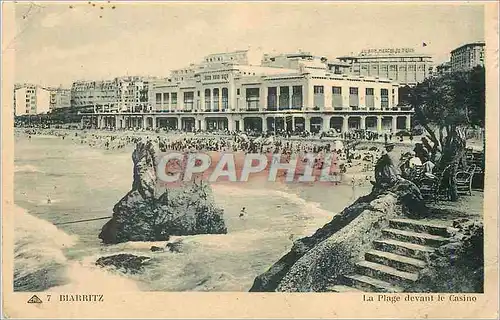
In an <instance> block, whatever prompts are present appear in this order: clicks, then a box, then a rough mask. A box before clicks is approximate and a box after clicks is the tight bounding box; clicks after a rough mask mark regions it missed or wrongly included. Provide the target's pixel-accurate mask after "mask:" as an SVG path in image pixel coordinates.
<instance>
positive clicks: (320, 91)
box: [314, 86, 324, 94]
mask: <svg viewBox="0 0 500 320" xmlns="http://www.w3.org/2000/svg"><path fill="white" fill-rule="evenodd" d="M323 93H324V87H323V86H314V94H323Z"/></svg>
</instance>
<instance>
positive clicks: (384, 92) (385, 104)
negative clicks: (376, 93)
mask: <svg viewBox="0 0 500 320" xmlns="http://www.w3.org/2000/svg"><path fill="white" fill-rule="evenodd" d="M380 102H381V107H382V108H389V90H388V89H380Z"/></svg>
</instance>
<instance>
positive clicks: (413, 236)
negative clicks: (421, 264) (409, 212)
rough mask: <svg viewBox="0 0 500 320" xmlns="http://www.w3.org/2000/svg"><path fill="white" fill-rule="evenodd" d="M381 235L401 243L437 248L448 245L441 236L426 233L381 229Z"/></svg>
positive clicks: (446, 240)
mask: <svg viewBox="0 0 500 320" xmlns="http://www.w3.org/2000/svg"><path fill="white" fill-rule="evenodd" d="M382 234H383V235H384V236H386V237H388V238H389V239H393V240H398V241H402V242H411V243H414V244H420V245H423V246H431V247H439V246H441V245H443V244H446V243H448V239H447V238H445V237H441V236H436V235H432V234H428V233H419V232H412V231H405V230H398V229H391V228H389V229H383V230H382Z"/></svg>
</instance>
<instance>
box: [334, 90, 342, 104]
mask: <svg viewBox="0 0 500 320" xmlns="http://www.w3.org/2000/svg"><path fill="white" fill-rule="evenodd" d="M332 93H333V97H332V106H333V108H334V109H342V87H332Z"/></svg>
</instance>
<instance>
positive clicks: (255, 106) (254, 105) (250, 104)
mask: <svg viewBox="0 0 500 320" xmlns="http://www.w3.org/2000/svg"><path fill="white" fill-rule="evenodd" d="M246 106H247V108H246V109H247V110H249V111H256V110H259V101H251V100H247V104H246Z"/></svg>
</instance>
